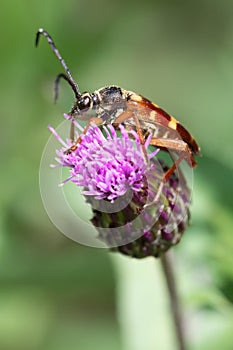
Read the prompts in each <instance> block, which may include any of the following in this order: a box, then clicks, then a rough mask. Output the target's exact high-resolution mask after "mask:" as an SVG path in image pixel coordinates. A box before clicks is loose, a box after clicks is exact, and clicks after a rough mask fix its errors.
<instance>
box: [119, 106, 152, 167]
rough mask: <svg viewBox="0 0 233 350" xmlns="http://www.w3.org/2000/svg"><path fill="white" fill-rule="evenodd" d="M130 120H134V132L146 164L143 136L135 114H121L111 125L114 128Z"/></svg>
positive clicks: (130, 112)
mask: <svg viewBox="0 0 233 350" xmlns="http://www.w3.org/2000/svg"><path fill="white" fill-rule="evenodd" d="M130 118H133V119H134V122H135V128H136V131H137V134H138V137H139V141H140V144H141V146H142V150H143V153H144V157H145V160H146V162H148V156H147V152H146V149H145V146H144V143H145V137H144V136H143V133H142V128H141V126H140V123H139V119H138V117H137V116H136V115H135V113H134V112H133V111H124V112H122V113H121V114H120V115H119V116H118V117H117V118H116V120H115V122H114V123H113V125H114V126H118V125H119V124H121V123H124V122H125V121H126V120H128V119H130Z"/></svg>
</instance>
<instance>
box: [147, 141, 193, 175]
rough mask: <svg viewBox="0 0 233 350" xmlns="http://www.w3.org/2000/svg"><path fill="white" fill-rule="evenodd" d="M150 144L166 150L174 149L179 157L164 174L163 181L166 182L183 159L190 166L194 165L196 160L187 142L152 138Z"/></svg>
mask: <svg viewBox="0 0 233 350" xmlns="http://www.w3.org/2000/svg"><path fill="white" fill-rule="evenodd" d="M150 144H151V145H153V146H156V147H161V148H165V149H167V150H174V151H176V152H178V153H179V158H178V159H177V160H175V161H174V164H173V165H172V166H171V167H170V169H168V170H167V171H166V173H165V174H164V176H163V181H164V182H166V181H167V180H168V179H169V178H170V176H171V175H172V174H173V173H174V171H175V170H176V169H177V168H178V166H179V164H180V163H181V162H182V160H183V159H185V161H186V162H187V163H188V165H189V166H190V167H191V168H193V167H195V165H196V161H195V159H194V157H193V155H192V152H191V151H190V149H189V147H188V145H187V143H186V142H184V141H182V140H173V139H156V138H152V139H151V141H150Z"/></svg>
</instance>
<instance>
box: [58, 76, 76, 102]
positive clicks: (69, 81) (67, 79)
mask: <svg viewBox="0 0 233 350" xmlns="http://www.w3.org/2000/svg"><path fill="white" fill-rule="evenodd" d="M61 78H62V79H64V80H66V81H67V83H68V84H69V85H70V86H71V88H72V90H73V92H74V94H75V97H76V99H79V97H80V94H79V93H78V92H77V85H76V84H74V83H73V81H71V80H70V79H69V77H68V76H67V75H65V74H64V73H60V74H58V75H57V76H56V79H55V82H54V102H55V103H56V102H57V100H58V93H59V82H60V79H61Z"/></svg>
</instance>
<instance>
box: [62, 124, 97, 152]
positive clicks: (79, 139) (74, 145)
mask: <svg viewBox="0 0 233 350" xmlns="http://www.w3.org/2000/svg"><path fill="white" fill-rule="evenodd" d="M91 123H95V124H96V125H100V124H102V123H103V119H102V118H98V117H93V118H91V119H89V121H88V123H87V125H86V127H85V129H84V130H83V133H82V135H83V134H84V135H85V134H86V133H87V130H88V129H89V127H90V125H91ZM72 125H74V124H73V123H72V124H71V127H72ZM70 130H71V129H70ZM71 136H72V135H71ZM71 140H72V138H71ZM81 141H82V139H81V136H79V137H78V138H77V140H76V141H75V143H74V144H73V145H72V146H71V147H70V148H69V149H68V150H67V151H65V153H66V154H69V153H71V152H73V151H75V150H76V148H77V146H78V144H79V143H80V142H81Z"/></svg>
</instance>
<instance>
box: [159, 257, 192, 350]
mask: <svg viewBox="0 0 233 350" xmlns="http://www.w3.org/2000/svg"><path fill="white" fill-rule="evenodd" d="M172 258H173V256H172V255H171V252H168V253H165V254H162V255H161V257H160V260H161V263H162V267H163V272H164V276H165V280H166V284H167V289H168V293H169V298H170V303H171V310H172V315H173V322H174V327H175V332H176V337H177V342H178V346H179V350H187V346H186V341H185V333H184V328H183V322H182V321H183V320H182V312H181V305H180V302H179V298H178V293H177V285H176V279H175V274H174V268H173V266H174V263H173V261H172V260H173V259H172Z"/></svg>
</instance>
